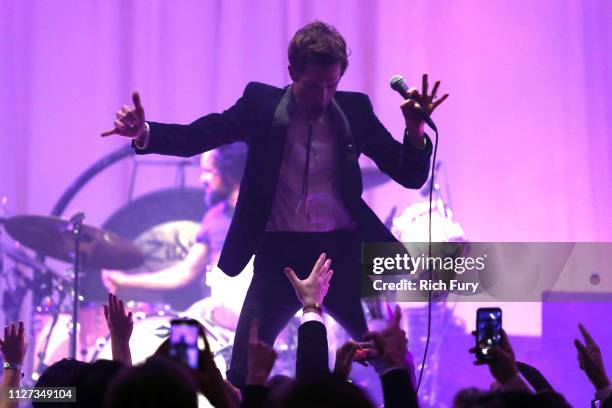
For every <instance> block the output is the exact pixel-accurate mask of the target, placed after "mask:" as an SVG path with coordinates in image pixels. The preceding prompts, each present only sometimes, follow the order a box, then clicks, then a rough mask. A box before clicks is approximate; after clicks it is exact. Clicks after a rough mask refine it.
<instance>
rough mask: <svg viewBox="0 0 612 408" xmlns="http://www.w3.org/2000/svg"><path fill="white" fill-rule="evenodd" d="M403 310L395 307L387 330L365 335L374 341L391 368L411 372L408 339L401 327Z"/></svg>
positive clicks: (367, 338)
mask: <svg viewBox="0 0 612 408" xmlns="http://www.w3.org/2000/svg"><path fill="white" fill-rule="evenodd" d="M401 320H402V310H401V308H400V307H399V305H397V306H395V310H394V312H393V318H392V319H391V322H390V323H389V325H388V326H387V328H386V329H384V330H382V331H380V332H368V333H366V334H365V335H364V338H365V339H366V340H372V341H373V342H374V346H375V347H376V349H377V350H378V352H379V354H380V355H381V356H382V357H383V358H384V359H385V360H386V362H387V363H388V366H389V368H391V367H393V368H402V369H405V370H410V369H412V367H410V362H411V358H410V357H411V356H410V353H409V352H408V339H407V338H406V332H405V331H404V330H402V328H401V327H400V321H401Z"/></svg>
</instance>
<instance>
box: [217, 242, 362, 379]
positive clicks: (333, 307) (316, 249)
mask: <svg viewBox="0 0 612 408" xmlns="http://www.w3.org/2000/svg"><path fill="white" fill-rule="evenodd" d="M322 252H325V253H326V254H327V257H328V258H331V259H332V264H331V269H333V270H334V275H333V277H332V278H331V281H330V284H329V292H328V293H327V296H326V297H325V300H324V301H323V307H324V308H325V310H326V313H328V314H329V315H331V316H332V317H333V318H334V319H335V320H336V321H337V322H338V323H340V324H341V325H342V327H343V328H344V329H345V330H346V331H347V332H349V334H350V335H351V336H352V337H353V338H354V339H361V337H362V335H363V334H364V333H365V332H366V331H367V325H366V321H365V317H364V315H363V310H362V308H361V301H360V296H361V287H360V282H361V278H360V276H361V275H360V274H361V272H360V268H361V260H360V258H361V242H360V240H359V238H358V236H357V233H356V232H354V231H331V232H305V233H304V232H266V233H265V235H264V239H263V242H262V245H260V248H259V249H258V251H257V252H256V254H255V261H254V271H253V280H252V281H251V285H250V286H249V290H248V292H247V295H246V298H245V300H244V304H243V305H242V311H241V312H240V318H239V320H238V327H237V328H236V336H235V339H234V346H233V350H232V360H231V364H230V369H229V370H228V372H227V376H228V379H229V380H230V381H231V382H232V383H233V384H234V385H235V386H237V387H240V388H241V387H243V386H244V385H245V384H244V383H245V381H246V375H247V363H248V361H247V346H248V341H249V331H250V327H251V322H252V321H253V318H255V317H257V318H259V339H260V340H262V341H264V342H266V343H268V344H270V345H272V344H274V341H275V340H276V337H277V336H278V334H279V333H280V332H281V331H282V329H283V328H284V327H285V325H286V324H287V323H288V322H289V320H290V319H291V318H292V317H293V316H294V315H295V313H296V312H297V311H298V310H299V309H300V307H301V304H300V302H299V301H298V299H297V296H296V294H295V290H294V289H293V286H291V282H289V279H287V276H286V275H285V272H284V269H285V267H287V266H288V267H291V268H292V269H293V270H294V271H295V273H296V275H297V276H298V277H299V278H300V279H305V278H306V277H307V276H308V275H309V274H310V272H311V270H312V267H313V265H314V263H315V261H316V260H317V258H318V257H319V255H321V253H322Z"/></svg>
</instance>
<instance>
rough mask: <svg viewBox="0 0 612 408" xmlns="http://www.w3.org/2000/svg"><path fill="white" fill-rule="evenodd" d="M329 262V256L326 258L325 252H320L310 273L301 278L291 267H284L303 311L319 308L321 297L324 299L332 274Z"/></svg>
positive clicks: (321, 302)
mask: <svg viewBox="0 0 612 408" xmlns="http://www.w3.org/2000/svg"><path fill="white" fill-rule="evenodd" d="M331 262H332V260H331V259H330V258H327V259H326V255H325V253H322V254H321V255H320V256H319V259H317V261H316V262H315V264H314V267H313V268H312V271H311V272H310V275H308V277H307V278H306V279H303V280H301V279H300V278H298V277H297V275H296V274H295V271H294V270H293V269H291V268H290V267H286V268H285V274H286V275H287V277H288V278H289V281H290V282H291V285H293V288H294V289H295V293H296V295H297V297H298V300H299V301H300V302H301V303H302V306H303V307H304V311H308V310H309V309H315V310H316V309H319V310H320V308H321V305H322V304H323V299H325V295H327V291H328V290H329V280H330V279H331V277H332V276H333V274H334V271H333V269H330V266H331Z"/></svg>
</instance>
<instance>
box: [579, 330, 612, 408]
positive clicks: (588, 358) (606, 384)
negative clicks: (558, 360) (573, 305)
mask: <svg viewBox="0 0 612 408" xmlns="http://www.w3.org/2000/svg"><path fill="white" fill-rule="evenodd" d="M578 329H579V330H580V333H582V337H583V338H584V344H582V343H581V342H580V340H578V339H574V345H575V346H576V349H577V351H578V363H579V365H580V369H582V370H583V371H584V372H585V373H586V375H587V377H588V378H589V380H590V381H591V383H592V384H593V386H594V387H595V391H596V392H597V393H598V394H599V395H598V398H600V399H602V400H603V399H606V398H607V397H608V396H610V395H611V394H612V387H611V386H610V379H609V378H608V374H607V373H606V368H605V367H604V364H603V359H602V357H601V350H600V348H599V346H598V345H597V343H595V340H593V337H592V336H591V335H590V334H589V332H588V331H587V329H586V328H585V327H584V326H583V325H582V324H580V325H578ZM602 394H605V395H602Z"/></svg>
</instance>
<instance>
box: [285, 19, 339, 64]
mask: <svg viewBox="0 0 612 408" xmlns="http://www.w3.org/2000/svg"><path fill="white" fill-rule="evenodd" d="M308 63H315V64H320V65H333V64H336V63H339V64H340V67H341V74H344V71H346V67H348V55H347V52H346V41H345V40H344V38H343V37H342V36H341V35H340V33H339V32H338V30H336V29H335V28H334V27H332V26H330V25H329V24H326V23H324V22H322V21H313V22H312V23H309V24H306V25H305V26H304V27H302V28H300V29H299V30H298V31H297V32H296V33H295V35H294V36H293V38H292V39H291V42H290V43H289V64H291V66H292V67H293V69H294V70H295V71H296V72H297V73H299V72H300V71H302V70H303V69H304V68H305V67H306V65H307V64H308Z"/></svg>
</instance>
